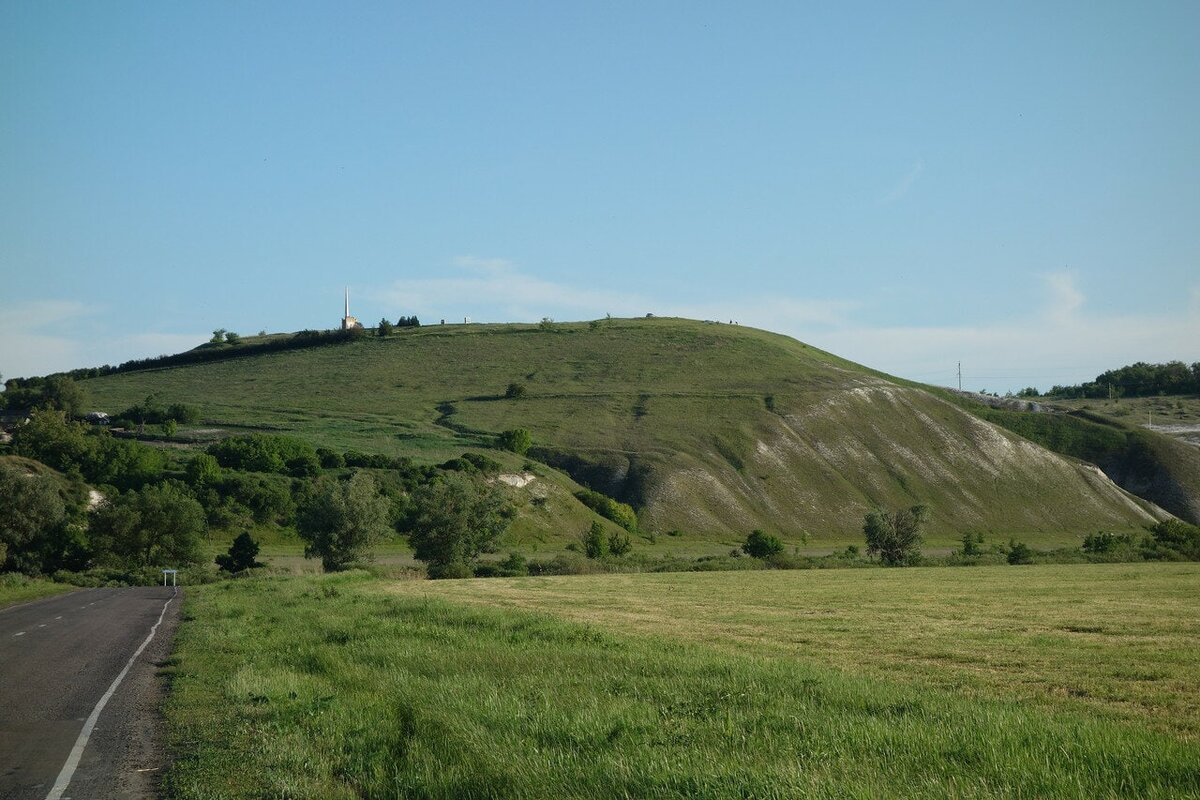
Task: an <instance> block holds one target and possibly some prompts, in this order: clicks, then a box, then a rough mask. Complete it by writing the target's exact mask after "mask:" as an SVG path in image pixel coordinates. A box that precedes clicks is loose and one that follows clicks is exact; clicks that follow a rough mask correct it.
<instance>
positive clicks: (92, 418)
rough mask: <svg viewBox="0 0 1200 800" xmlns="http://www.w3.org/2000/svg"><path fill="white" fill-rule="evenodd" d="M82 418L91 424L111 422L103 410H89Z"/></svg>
mask: <svg viewBox="0 0 1200 800" xmlns="http://www.w3.org/2000/svg"><path fill="white" fill-rule="evenodd" d="M84 419H85V420H87V421H88V422H90V423H92V424H93V425H108V424H109V423H110V422H112V420H111V419H109V418H108V414H105V413H104V412H103V411H91V412H89V413H88V414H86V415H85V416H84Z"/></svg>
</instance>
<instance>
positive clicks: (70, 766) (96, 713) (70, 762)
mask: <svg viewBox="0 0 1200 800" xmlns="http://www.w3.org/2000/svg"><path fill="white" fill-rule="evenodd" d="M177 594H179V590H178V589H176V590H175V594H173V595H171V597H170V599H168V600H167V602H165V603H163V607H162V611H161V612H160V613H159V615H158V622H156V623H154V625H153V626H152V627H151V628H150V635H149V636H147V637H146V641H144V642H142V644H141V646H140V647H138V649H137V651H136V652H135V653H134V654H133V655H132V656H130V657H129V661H127V662H126V663H125V669H123V670H121V674H120V675H118V676H117V677H116V680H114V681H113V682H112V686H109V687H108V691H107V692H105V693H104V696H103V697H101V698H100V702H99V703H96V707H95V708H93V709H92V713H91V715H90V716H88V718H87V722H85V723H83V730H81V731H80V732H79V738H78V739H76V740H75V746H74V747H72V748H71V754H70V755H69V756H67V763H65V764H63V768H62V771H61V772H59V773H58V780H56V781H54V786H53V787H52V788H51V789H50V794H48V795H46V800H61V798H62V796H63V792H65V791H66V790H67V785H68V784H70V783H71V777H72V776H73V775H74V774H75V768H76V767H78V766H79V759H80V758H82V757H83V749H84V748H85V747H87V743H88V738H89V737H90V736H91V735H92V728H94V727H96V720H98V719H99V718H100V712H101V711H103V710H104V707H105V706H106V705H108V701H109V699H110V698H111V697H112V696H113V692H115V691H117V687H118V686H120V685H121V681H123V680H125V674H126V673H128V672H129V668H130V667H132V666H133V662H134V661H136V660H137V657H138V656H140V655H141V654H142V651H143V650H145V649H146V645H148V644H150V640H151V639H153V638H154V634H155V633H156V632H157V631H158V626H159V625H161V624H162V621H163V617H165V616H166V615H167V606H169V605H171V601H172V600H174V599H175V595H177Z"/></svg>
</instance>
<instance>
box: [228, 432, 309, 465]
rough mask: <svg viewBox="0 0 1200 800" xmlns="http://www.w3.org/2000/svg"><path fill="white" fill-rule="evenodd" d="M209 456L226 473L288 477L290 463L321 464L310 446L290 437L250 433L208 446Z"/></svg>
mask: <svg viewBox="0 0 1200 800" xmlns="http://www.w3.org/2000/svg"><path fill="white" fill-rule="evenodd" d="M208 452H209V454H210V455H212V456H213V457H214V458H216V459H217V462H218V463H219V464H220V465H221V466H222V467H225V468H226V469H239V470H244V471H246V472H279V473H287V472H288V469H289V466H288V465H289V463H297V464H298V463H300V462H298V461H296V459H303V461H304V462H305V463H309V464H318V465H319V464H320V460H319V459H318V458H317V452H316V450H314V449H313V446H312V445H311V444H309V443H308V442H306V441H304V440H302V439H296V438H293V437H291V436H278V435H268V434H264V433H251V434H247V435H244V436H231V437H229V438H228V439H222V440H221V441H219V442H215V443H214V444H211V445H209V447H208Z"/></svg>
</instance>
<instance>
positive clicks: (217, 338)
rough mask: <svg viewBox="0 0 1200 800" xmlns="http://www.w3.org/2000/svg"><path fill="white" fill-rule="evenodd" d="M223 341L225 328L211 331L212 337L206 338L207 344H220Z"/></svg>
mask: <svg viewBox="0 0 1200 800" xmlns="http://www.w3.org/2000/svg"><path fill="white" fill-rule="evenodd" d="M224 341H225V329H224V328H217V329H216V330H215V331H213V335H212V338H211V339H209V340H208V343H209V344H222V343H223V342H224Z"/></svg>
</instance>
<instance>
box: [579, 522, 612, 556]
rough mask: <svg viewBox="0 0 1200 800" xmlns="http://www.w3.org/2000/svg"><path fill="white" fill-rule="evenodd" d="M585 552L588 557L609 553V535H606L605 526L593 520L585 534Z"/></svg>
mask: <svg viewBox="0 0 1200 800" xmlns="http://www.w3.org/2000/svg"><path fill="white" fill-rule="evenodd" d="M583 553H584V555H586V556H587V557H588V558H601V557H602V556H606V555H608V537H607V536H605V535H604V526H603V525H601V524H600V523H599V522H593V523H592V525H591V527H590V528H588V529H587V530H586V531H585V532H584V534H583Z"/></svg>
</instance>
